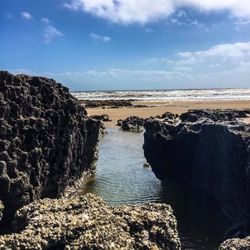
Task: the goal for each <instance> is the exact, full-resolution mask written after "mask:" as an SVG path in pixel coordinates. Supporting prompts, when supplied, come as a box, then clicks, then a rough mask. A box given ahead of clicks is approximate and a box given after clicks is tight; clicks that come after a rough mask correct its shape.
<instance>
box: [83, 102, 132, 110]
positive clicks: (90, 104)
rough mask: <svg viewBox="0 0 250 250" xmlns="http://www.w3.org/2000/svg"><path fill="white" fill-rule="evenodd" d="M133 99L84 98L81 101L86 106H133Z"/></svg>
mask: <svg viewBox="0 0 250 250" xmlns="http://www.w3.org/2000/svg"><path fill="white" fill-rule="evenodd" d="M132 101H133V100H84V101H83V100H82V101H81V102H82V103H83V104H84V105H85V107H86V108H98V107H111V108H120V107H132V106H133V104H132V103H131V102H132Z"/></svg>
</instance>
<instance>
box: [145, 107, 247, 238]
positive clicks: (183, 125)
mask: <svg viewBox="0 0 250 250" xmlns="http://www.w3.org/2000/svg"><path fill="white" fill-rule="evenodd" d="M249 114H250V111H249V110H243V111H238V110H190V111H189V112H187V113H184V114H182V115H181V116H180V118H176V119H175V121H174V122H173V120H172V119H171V122H169V123H168V120H167V119H166V120H165V122H161V121H159V120H149V121H147V123H146V124H145V129H146V132H145V134H144V154H145V157H146V159H147V161H148V162H149V164H150V165H151V167H152V170H153V171H154V173H155V175H156V176H157V177H158V178H159V179H160V180H162V181H163V182H167V180H168V179H169V178H175V179H180V180H182V181H184V182H186V183H189V184H191V185H192V186H194V187H197V188H199V189H202V190H204V191H205V192H207V193H209V194H210V195H212V196H213V197H214V198H215V199H216V201H217V202H218V203H219V205H220V206H221V207H222V209H223V211H224V212H225V214H226V216H227V217H228V219H229V221H230V223H231V224H232V227H231V228H230V229H229V230H228V231H227V233H226V235H225V237H227V238H228V237H240V238H241V237H246V236H247V235H250V125H246V124H244V123H242V122H240V121H239V120H238V118H246V117H248V115H249Z"/></svg>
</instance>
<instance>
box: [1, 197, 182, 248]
mask: <svg viewBox="0 0 250 250" xmlns="http://www.w3.org/2000/svg"><path fill="white" fill-rule="evenodd" d="M14 222H15V223H16V224H17V225H19V227H20V225H22V226H23V227H25V228H23V230H21V231H20V233H18V234H12V235H5V236H0V249H114V250H115V249H124V250H125V249H127V250H130V249H165V250H168V249H169V250H172V249H175V250H178V249H181V248H180V239H179V237H178V232H177V223H176V219H175V217H174V215H173V211H172V209H171V208H170V206H168V205H165V204H145V205H141V206H138V205H137V206H121V207H110V206H108V205H106V204H105V203H104V202H103V200H102V199H100V198H99V197H96V196H94V195H93V194H87V195H86V196H83V197H75V198H72V199H54V200H50V199H44V200H40V201H37V202H34V203H32V204H30V205H28V206H25V207H23V208H21V209H20V210H18V212H17V215H16V218H15V221H14Z"/></svg>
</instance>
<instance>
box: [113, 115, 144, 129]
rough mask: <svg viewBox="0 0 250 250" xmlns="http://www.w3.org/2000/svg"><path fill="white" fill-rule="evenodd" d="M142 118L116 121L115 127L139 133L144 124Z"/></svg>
mask: <svg viewBox="0 0 250 250" xmlns="http://www.w3.org/2000/svg"><path fill="white" fill-rule="evenodd" d="M145 120H146V119H144V118H140V117H138V116H130V117H128V118H126V119H124V120H118V121H117V126H119V127H121V128H122V130H124V131H133V132H141V131H142V130H143V126H144V123H145Z"/></svg>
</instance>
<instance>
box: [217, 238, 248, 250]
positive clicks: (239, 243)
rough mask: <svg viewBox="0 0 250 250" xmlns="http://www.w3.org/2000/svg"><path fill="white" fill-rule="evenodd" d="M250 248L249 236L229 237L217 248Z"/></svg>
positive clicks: (232, 249) (245, 249) (220, 249)
mask: <svg viewBox="0 0 250 250" xmlns="http://www.w3.org/2000/svg"><path fill="white" fill-rule="evenodd" d="M249 249H250V237H246V238H244V239H239V238H237V239H229V240H226V241H224V242H223V243H222V244H221V245H220V247H219V250H249Z"/></svg>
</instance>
